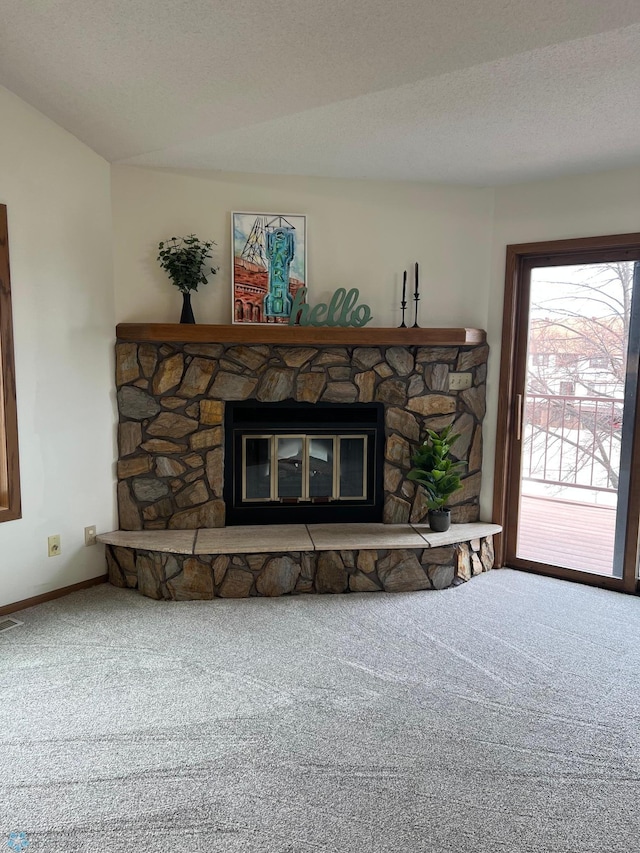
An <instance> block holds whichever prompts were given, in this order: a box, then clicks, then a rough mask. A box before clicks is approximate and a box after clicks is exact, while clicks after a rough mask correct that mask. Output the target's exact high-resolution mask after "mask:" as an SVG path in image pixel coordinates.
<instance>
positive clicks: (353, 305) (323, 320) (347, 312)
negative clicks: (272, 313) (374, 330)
mask: <svg viewBox="0 0 640 853" xmlns="http://www.w3.org/2000/svg"><path fill="white" fill-rule="evenodd" d="M306 295H307V288H306V287H300V288H298V291H297V293H296V296H295V299H294V300H293V306H292V308H291V314H290V315H289V325H290V326H297V325H300V326H355V327H356V328H360V327H361V326H366V325H367V323H368V322H369V320H370V319H371V308H369V306H368V305H358V299H359V297H360V291H359V290H358V289H357V288H356V287H352V288H351V290H349V292H347V290H346V289H345V288H344V287H339V288H338V289H337V290H336V291H335V293H334V294H333V296H332V297H331V302H330V303H329V304H328V305H327V304H326V302H319V303H318V304H317V305H314V306H313V307H311V306H310V305H307V304H306V303H305V301H304V300H305V298H306Z"/></svg>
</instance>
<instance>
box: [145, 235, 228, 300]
mask: <svg viewBox="0 0 640 853" xmlns="http://www.w3.org/2000/svg"><path fill="white" fill-rule="evenodd" d="M215 245H216V243H214V242H213V241H210V240H202V241H201V240H199V239H198V238H197V237H196V235H195V234H189V236H188V237H171V239H170V240H163V241H162V242H160V243H158V260H159V261H160V266H161V267H162V269H163V270H165V272H166V273H167V274H168V276H169V278H170V279H171V283H172V284H174V285H175V286H176V287H177V288H178V290H180V291H181V292H182V293H189V292H190V291H191V290H196V291H197V290H198V285H199V284H206V283H207V275H215V274H216V272H217V271H218V268H217V267H208V272H207V271H206V267H207V266H208V265H207V261H208V260H209V258H211V254H210V252H211V249H212V248H213V247H214V246H215Z"/></svg>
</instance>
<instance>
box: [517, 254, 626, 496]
mask: <svg viewBox="0 0 640 853" xmlns="http://www.w3.org/2000/svg"><path fill="white" fill-rule="evenodd" d="M633 273H634V263H633V262H617V263H607V264H586V265H579V266H564V267H540V268H536V269H534V270H533V271H532V279H531V315H530V317H531V319H530V328H529V352H528V358H527V394H526V401H525V403H526V404H525V418H524V424H525V431H524V442H523V480H524V482H523V490H524V489H525V488H526V492H527V493H529V494H532V495H540V496H547V497H559V498H563V499H567V500H574V501H578V502H585V503H602V504H605V505H609V506H614V505H615V502H616V492H617V487H618V476H619V464H620V443H621V435H622V410H623V399H624V385H625V369H626V363H625V361H626V350H627V341H628V335H629V321H630V316H631V294H632V287H633Z"/></svg>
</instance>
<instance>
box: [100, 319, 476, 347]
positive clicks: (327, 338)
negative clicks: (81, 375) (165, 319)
mask: <svg viewBox="0 0 640 853" xmlns="http://www.w3.org/2000/svg"><path fill="white" fill-rule="evenodd" d="M116 335H117V338H118V340H120V341H156V342H162V343H164V342H169V341H173V342H176V343H199V344H201V343H219V344H237V343H242V344H312V345H316V346H318V345H319V346H334V345H342V346H398V345H404V346H436V347H457V346H475V345H477V344H483V343H484V342H485V341H486V339H487V333H486V332H484V331H483V330H482V329H464V328H463V329H397V328H393V329H384V328H375V327H371V326H365V328H363V329H355V328H342V327H340V326H334V327H329V326H319V327H315V326H286V325H284V324H275V323H274V324H271V325H258V324H255V325H254V324H249V323H247V324H238V325H235V326H223V325H187V324H180V323H119V324H118V326H116Z"/></svg>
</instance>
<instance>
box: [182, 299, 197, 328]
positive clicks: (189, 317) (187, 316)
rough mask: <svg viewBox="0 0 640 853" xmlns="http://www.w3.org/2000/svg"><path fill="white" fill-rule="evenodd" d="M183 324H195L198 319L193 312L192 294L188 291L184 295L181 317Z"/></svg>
mask: <svg viewBox="0 0 640 853" xmlns="http://www.w3.org/2000/svg"><path fill="white" fill-rule="evenodd" d="M180 322H181V323H195V322H196V318H195V317H194V316H193V311H192V310H191V294H190V293H189V292H188V291H187V292H186V293H185V292H183V294H182V314H181V315H180Z"/></svg>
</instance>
